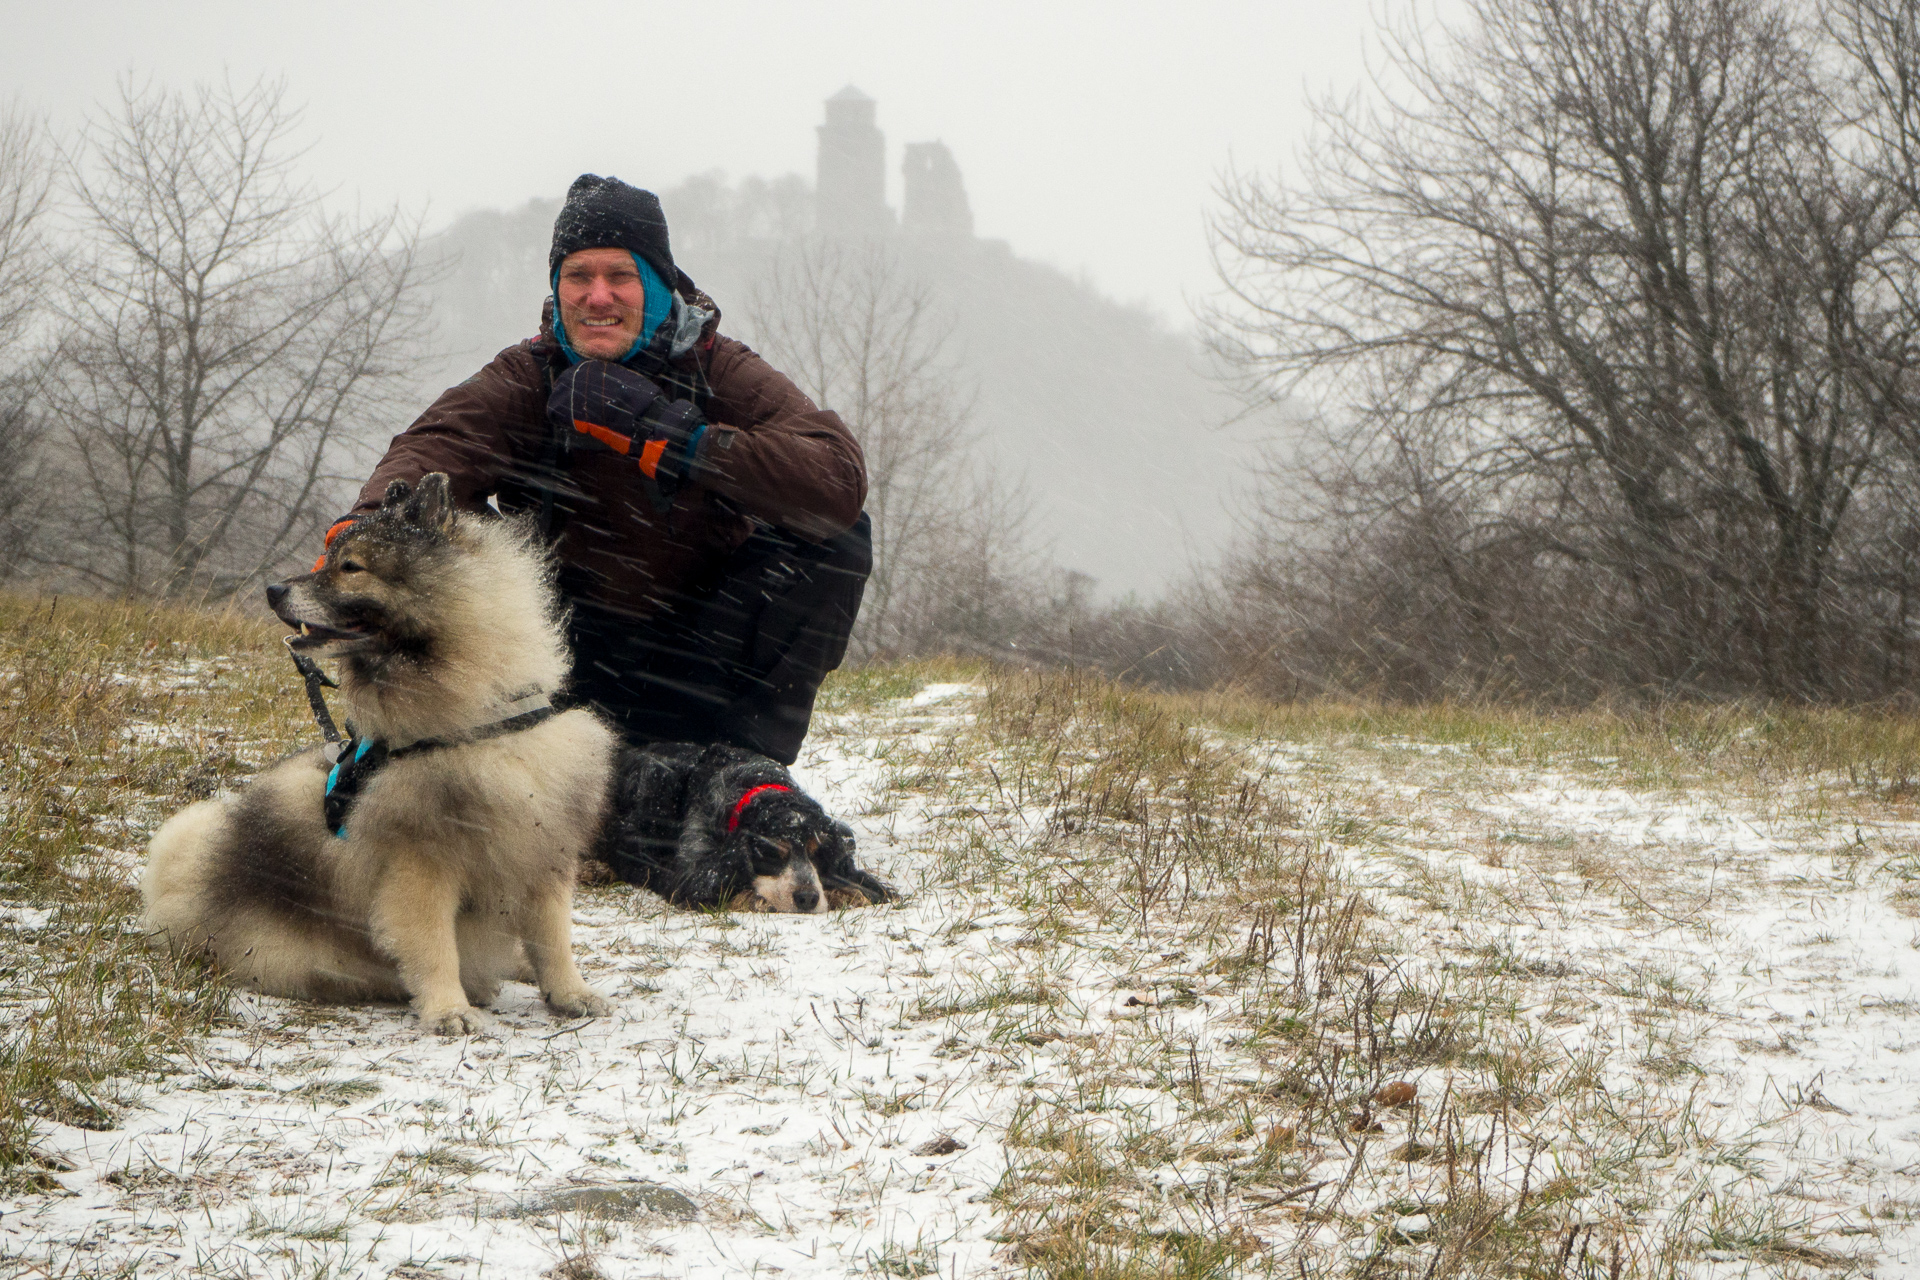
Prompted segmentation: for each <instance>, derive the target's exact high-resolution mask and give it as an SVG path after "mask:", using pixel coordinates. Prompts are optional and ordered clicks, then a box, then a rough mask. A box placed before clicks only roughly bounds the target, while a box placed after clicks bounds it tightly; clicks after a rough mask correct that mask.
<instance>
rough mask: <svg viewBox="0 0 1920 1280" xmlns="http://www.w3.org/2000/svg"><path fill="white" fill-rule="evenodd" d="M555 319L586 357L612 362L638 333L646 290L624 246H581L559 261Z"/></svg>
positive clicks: (644, 304) (628, 346) (574, 346)
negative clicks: (558, 318) (558, 301)
mask: <svg viewBox="0 0 1920 1280" xmlns="http://www.w3.org/2000/svg"><path fill="white" fill-rule="evenodd" d="M555 292H556V293H558V294H559V297H560V320H561V322H562V323H563V324H565V325H566V326H567V341H568V342H570V343H572V344H573V349H574V350H575V351H577V352H579V353H580V355H581V356H582V357H583V358H585V359H588V360H618V359H620V357H622V356H624V355H626V354H627V352H628V351H630V350H632V348H633V343H634V339H636V338H638V337H639V336H640V316H641V313H642V311H643V310H644V309H645V307H646V302H647V292H646V289H645V288H644V287H643V286H642V285H641V283H640V272H639V270H638V269H637V268H636V267H635V266H634V265H633V255H632V254H630V253H628V252H627V251H626V250H625V249H582V250H580V251H579V252H577V253H570V254H568V255H567V256H566V257H565V258H564V259H563V260H562V261H561V263H560V282H559V285H558V286H557V288H556V289H555Z"/></svg>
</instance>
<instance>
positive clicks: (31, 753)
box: [0, 593, 310, 1177]
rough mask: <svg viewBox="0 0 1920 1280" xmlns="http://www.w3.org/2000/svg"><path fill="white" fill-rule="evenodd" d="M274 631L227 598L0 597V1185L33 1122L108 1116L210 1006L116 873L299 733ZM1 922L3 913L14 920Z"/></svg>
mask: <svg viewBox="0 0 1920 1280" xmlns="http://www.w3.org/2000/svg"><path fill="white" fill-rule="evenodd" d="M277 636H278V630H277V627H276V626H274V625H269V624H267V623H264V622H262V621H260V620H257V619H254V618H251V617H248V616H246V615H243V614H241V613H238V612H235V611H229V610H196V609H189V608H178V607H171V606H160V605H146V604H135V603H127V602H108V601H93V600H76V599H68V598H64V597H62V598H53V597H35V596H26V595H18V594H10V593H0V905H5V906H8V907H11V908H13V909H14V912H15V919H19V918H20V913H23V912H24V913H28V914H29V915H31V916H32V917H33V918H35V919H36V920H37V921H38V923H37V924H36V925H35V926H34V927H32V928H31V929H30V930H28V931H27V936H25V937H23V938H22V939H21V943H22V945H21V946H19V947H18V948H17V949H10V950H11V951H12V954H11V955H10V956H9V958H8V960H7V961H6V962H4V963H0V999H5V1000H6V1001H7V1002H8V1003H9V1004H10V1005H11V1006H12V1012H11V1016H10V1017H9V1020H8V1023H7V1025H6V1026H4V1027H0V1177H4V1176H6V1173H7V1171H10V1170H30V1169H32V1168H34V1167H35V1154H34V1138H35V1132H36V1121H37V1120H38V1119H39V1118H43V1117H44V1118H46V1119H53V1120H58V1121H61V1122H63V1123H67V1124H79V1125H84V1126H88V1127H111V1126H112V1124H113V1123H114V1117H115V1113H116V1109H117V1103H116V1100H115V1099H114V1098H113V1097H112V1096H110V1094H108V1093H107V1090H108V1087H109V1085H108V1082H109V1081H111V1080H112V1079H113V1078H114V1077H116V1076H124V1075H127V1074H129V1073H133V1072H138V1071H141V1070H144V1069H147V1068H150V1067H152V1066H155V1065H157V1064H158V1063H159V1062H160V1060H161V1059H162V1057H163V1056H164V1055H165V1054H167V1053H168V1052H170V1051H172V1050H174V1049H177V1048H179V1047H181V1046H183V1045H185V1044H186V1043H188V1042H190V1041H191V1040H192V1039H193V1038H194V1037H195V1036H197V1035H199V1034H201V1033H202V1032H204V1031H205V1029H206V1028H208V1027H209V1026H210V1025H212V1024H213V1023H214V1022H215V1021H216V1020H218V1018H219V1017H220V1016H221V1014H222V1012H223V1011H224V1009H225V1006H226V998H225V991H224V988H223V987H222V985H221V984H220V983H219V982H218V981H216V980H213V979H211V978H210V977H209V976H208V975H207V974H206V973H205V972H204V971H202V970H201V969H200V968H199V967H197V966H196V965H194V964H192V963H176V962H175V961H173V960H170V959H168V958H167V957H165V956H161V955H158V954H156V953H154V952H153V951H151V950H150V949H149V948H148V947H147V946H146V945H145V939H144V938H143V937H142V936H141V935H140V933H139V931H138V926H137V923H136V922H137V918H138V912H139V895H138V892H137V891H136V889H135V887H134V876H135V873H136V869H137V866H138V861H139V857H140V853H141V850H142V848H143V847H144V844H145V841H146V838H147V836H148V834H149V833H150V832H151V831H152V829H153V827H154V826H156V825H157V824H158V822H159V821H160V820H161V819H163V818H164V817H166V816H167V815H168V814H170V813H171V812H172V811H173V810H175V809H177V808H179V807H181V805H182V804H183V803H184V802H185V801H186V800H187V799H189V798H192V797H196V796H204V795H208V794H212V793H213V792H214V791H216V790H218V789H220V788H221V787H224V786H227V785H230V784H231V783H233V782H235V781H237V780H238V779H239V778H240V777H241V776H243V775H244V774H245V773H246V772H247V771H248V770H249V769H252V768H257V767H258V766H259V765H260V764H262V763H265V762H266V761H268V760H271V759H273V758H275V757H277V756H279V755H281V754H283V753H284V752H285V751H286V750H289V749H291V748H292V747H293V746H294V745H295V744H296V743H298V742H300V741H303V740H304V739H305V738H306V736H307V735H308V732H309V731H310V725H309V724H308V722H307V721H306V715H305V705H304V700H303V699H301V698H300V697H299V689H298V685H297V684H296V683H294V681H293V679H292V673H291V670H290V667H289V664H287V663H286V661H285V658H284V657H283V656H282V654H281V652H280V651H279V643H278V639H277ZM20 928H21V926H19V925H16V926H15V931H16V932H18V931H19V930H20Z"/></svg>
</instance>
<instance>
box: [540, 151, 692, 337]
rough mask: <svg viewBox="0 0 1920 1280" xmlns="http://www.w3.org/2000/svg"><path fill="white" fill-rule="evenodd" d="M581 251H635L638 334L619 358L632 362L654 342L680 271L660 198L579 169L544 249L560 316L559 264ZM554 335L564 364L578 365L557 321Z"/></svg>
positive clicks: (665, 315)
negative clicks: (640, 296)
mask: <svg viewBox="0 0 1920 1280" xmlns="http://www.w3.org/2000/svg"><path fill="white" fill-rule="evenodd" d="M581 249H625V250H626V251H627V252H628V253H629V254H631V255H633V265H634V268H635V270H637V271H639V273H640V281H641V285H642V287H643V288H644V290H645V291H646V299H647V300H646V309H645V312H644V314H643V315H642V316H641V325H640V333H639V336H638V337H636V338H635V339H634V343H633V346H632V347H630V348H629V349H628V350H627V354H626V355H624V356H622V357H621V359H622V361H626V360H630V359H632V358H633V357H634V356H636V355H638V354H640V352H642V351H644V350H646V349H647V348H649V347H650V346H651V345H652V344H653V338H654V336H655V334H657V333H658V332H659V330H660V326H661V324H662V323H663V322H664V321H665V320H666V319H667V317H668V316H669V315H670V314H671V312H672V309H673V306H674V303H675V302H676V301H677V298H676V296H675V294H674V292H673V288H672V286H670V285H669V284H667V281H669V280H672V279H674V278H675V277H676V276H677V275H678V274H679V273H678V271H676V270H675V268H674V265H673V249H672V246H671V245H670V244H669V242H668V240H667V215H666V214H665V213H664V212H663V211H662V210H661V208H660V197H658V196H656V195H654V194H653V192H651V191H643V190H641V189H640V188H639V187H633V186H628V185H627V184H626V183H624V182H622V181H620V179H618V178H602V177H600V176H599V175H598V174H592V173H583V174H581V175H580V176H579V177H577V178H575V179H574V180H573V185H572V186H571V187H569V188H567V199H566V203H565V204H563V205H561V206H560V216H559V217H557V218H555V219H554V220H553V247H552V248H551V249H549V250H548V252H547V274H548V277H549V285H550V287H551V288H552V289H553V291H554V295H553V301H554V315H555V316H556V317H557V316H558V315H559V314H560V311H559V306H560V263H561V262H562V261H563V260H564V259H565V258H566V256H567V255H568V254H570V253H577V252H578V251H580V250H581ZM554 336H555V338H556V339H557V340H558V341H559V344H560V350H561V351H562V352H563V353H564V354H565V355H566V358H567V360H568V362H569V363H576V364H577V363H578V362H579V360H580V356H579V353H578V352H576V351H575V350H574V349H573V344H572V343H570V342H568V341H567V331H566V326H565V325H563V324H560V323H558V322H557V321H556V323H555V324H554Z"/></svg>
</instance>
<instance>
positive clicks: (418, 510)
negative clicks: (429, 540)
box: [403, 471, 453, 533]
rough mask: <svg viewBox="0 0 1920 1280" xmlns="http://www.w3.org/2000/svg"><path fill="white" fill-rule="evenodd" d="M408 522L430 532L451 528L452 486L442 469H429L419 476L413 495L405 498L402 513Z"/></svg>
mask: <svg viewBox="0 0 1920 1280" xmlns="http://www.w3.org/2000/svg"><path fill="white" fill-rule="evenodd" d="M403 515H404V518H405V520H406V522H407V523H408V524H417V525H419V526H420V527H421V528H422V529H425V530H427V531H428V532H430V533H446V532H448V531H449V530H451V529H452V528H453V486H452V485H451V484H450V483H449V482H448V480H447V473H446V472H444V471H431V472H428V473H427V474H426V475H424V476H421V477H420V483H419V484H418V485H417V486H415V488H414V490H413V496H412V497H410V498H408V499H407V509H406V511H405V512H404V513H403Z"/></svg>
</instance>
